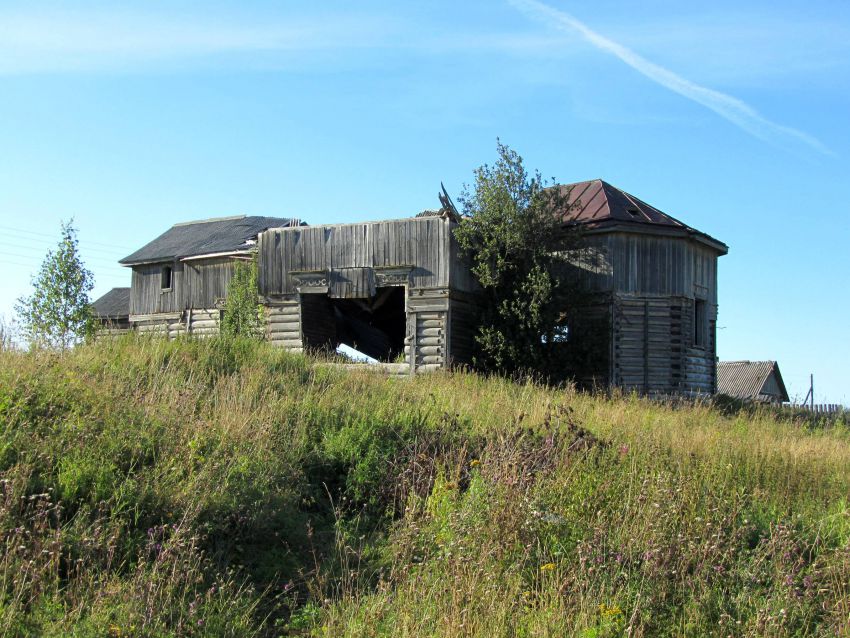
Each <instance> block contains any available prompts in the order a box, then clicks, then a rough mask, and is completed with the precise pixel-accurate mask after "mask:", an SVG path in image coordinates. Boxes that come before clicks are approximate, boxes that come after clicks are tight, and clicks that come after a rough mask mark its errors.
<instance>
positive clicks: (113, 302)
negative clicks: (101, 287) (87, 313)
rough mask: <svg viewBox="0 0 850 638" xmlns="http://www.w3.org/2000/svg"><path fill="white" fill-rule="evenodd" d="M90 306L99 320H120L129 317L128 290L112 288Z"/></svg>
mask: <svg viewBox="0 0 850 638" xmlns="http://www.w3.org/2000/svg"><path fill="white" fill-rule="evenodd" d="M92 306H93V307H94V314H95V315H97V317H98V318H100V319H121V318H122V317H129V316H130V289H129V288H113V289H112V290H110V291H109V292H108V293H106V294H105V295H103V296H102V297H100V298H98V299H97V301H95V302H94V303H93V304H92Z"/></svg>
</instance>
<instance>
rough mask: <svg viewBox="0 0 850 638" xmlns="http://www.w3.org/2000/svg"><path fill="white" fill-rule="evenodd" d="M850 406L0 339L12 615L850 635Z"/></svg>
mask: <svg viewBox="0 0 850 638" xmlns="http://www.w3.org/2000/svg"><path fill="white" fill-rule="evenodd" d="M848 499H850V432H848V429H847V428H846V427H844V426H842V427H833V428H830V429H817V430H814V429H807V428H805V427H803V426H802V425H800V424H795V423H793V422H789V421H782V420H778V419H777V418H776V417H774V416H772V415H771V414H770V413H769V412H767V411H765V412H759V411H756V412H747V413H744V412H741V413H737V414H732V415H724V414H722V413H721V412H720V411H718V410H717V409H714V408H711V407H709V406H673V405H659V404H654V403H651V402H647V401H644V400H641V399H638V398H635V397H613V398H608V397H604V396H589V395H585V394H578V393H576V392H574V391H572V390H570V389H565V390H552V389H547V388H545V387H541V386H539V385H536V384H534V383H531V382H526V383H514V382H510V381H506V380H502V379H483V378H481V377H478V376H475V375H471V374H463V373H457V374H434V375H428V376H422V377H420V378H417V379H415V380H390V379H385V378H382V377H380V376H377V375H374V374H370V373H368V372H345V371H340V370H336V369H332V368H329V367H327V366H322V365H316V363H315V362H314V361H311V360H309V359H307V358H303V357H298V356H293V355H289V354H286V353H283V352H279V351H275V350H274V349H272V348H270V347H268V346H267V345H265V344H256V343H250V342H239V341H219V340H214V341H206V342H183V343H180V342H170V343H169V342H164V341H146V340H139V341H135V340H133V339H126V340H122V341H117V342H114V343H108V342H103V343H99V344H96V345H94V346H86V347H82V348H78V349H76V350H75V351H73V352H71V353H68V354H66V355H57V354H46V353H42V354H37V355H29V354H21V353H14V352H3V353H0V538H2V557H0V635H3V636H17V635H33V636H252V635H256V636H278V635H317V636H432V635H434V636H467V635H469V636H583V637H586V638H591V637H596V638H601V637H606V636H626V635H628V636H728V635H732V636H804V635H812V636H835V635H850V582H848V581H850V502H848Z"/></svg>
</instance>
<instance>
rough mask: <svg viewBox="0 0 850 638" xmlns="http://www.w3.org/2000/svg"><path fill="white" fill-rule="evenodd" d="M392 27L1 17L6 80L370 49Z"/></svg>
mask: <svg viewBox="0 0 850 638" xmlns="http://www.w3.org/2000/svg"><path fill="white" fill-rule="evenodd" d="M390 30H391V27H390V25H389V24H388V23H387V21H386V20H382V19H376V18H374V17H371V18H370V17H354V16H344V15H341V16H336V17H335V18H334V19H329V18H328V17H326V16H323V17H321V18H319V17H316V18H303V17H302V18H297V19H292V20H287V21H284V20H280V19H278V20H275V21H269V22H267V23H256V22H254V23H245V22H241V23H240V22H237V21H228V20H226V19H221V18H219V19H216V18H214V17H207V18H201V19H198V17H197V16H194V17H189V16H176V15H163V14H149V13H139V12H105V13H104V12H100V13H79V14H72V13H63V12H58V13H57V12H51V13H5V12H0V73H4V74H19V73H37V72H54V71H60V72H61V71H89V70H99V69H107V70H108V69H115V68H126V67H128V66H129V67H134V66H139V65H144V64H147V63H153V62H157V61H161V60H164V59H167V60H175V59H177V60H180V59H186V60H197V59H199V58H204V57H211V56H218V55H230V56H233V55H240V54H252V55H257V56H262V55H264V54H282V53H283V54H285V53H289V54H296V53H315V52H318V51H326V50H345V49H355V48H370V47H372V46H374V44H375V43H376V42H378V41H381V40H382V39H384V38H385V36H386V34H387V33H388V32H389V31H390Z"/></svg>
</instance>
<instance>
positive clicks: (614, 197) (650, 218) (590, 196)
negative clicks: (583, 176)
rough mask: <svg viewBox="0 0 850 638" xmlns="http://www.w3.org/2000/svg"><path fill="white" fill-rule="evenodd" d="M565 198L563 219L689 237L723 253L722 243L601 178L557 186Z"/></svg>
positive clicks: (598, 225) (568, 221)
mask: <svg viewBox="0 0 850 638" xmlns="http://www.w3.org/2000/svg"><path fill="white" fill-rule="evenodd" d="M560 188H561V189H562V192H566V194H567V200H566V206H565V209H566V210H565V212H564V213H563V219H564V221H565V222H567V223H577V224H581V225H583V226H585V227H587V228H589V229H594V230H596V229H600V230H601V229H613V228H614V227H617V228H621V229H626V230H628V229H632V230H636V231H643V232H657V233H661V234H673V235H683V236H688V237H693V238H695V239H697V240H698V241H701V242H703V243H705V244H708V245H709V246H711V247H713V248H715V249H716V250H717V251H718V252H720V254H722V255H725V254H726V253H727V252H728V251H729V248H728V246H726V244H724V243H723V242H721V241H719V240H717V239H714V238H713V237H711V236H710V235H707V234H706V233H703V232H701V231H698V230H697V229H695V228H692V227H690V226H688V225H687V224H685V223H683V222H680V221H679V220H678V219H676V218H675V217H671V216H670V215H668V214H667V213H664V212H662V211H660V210H658V209H657V208H655V206H652V205H650V204H647V203H646V202H645V201H643V200H641V199H638V198H637V197H635V196H634V195H630V194H629V193H627V192H625V191H623V190H620V189H619V188H617V187H616V186H612V185H611V184H609V183H608V182H606V181H604V180H601V179H592V180H589V181H586V182H576V183H575V184H565V185H563V186H560Z"/></svg>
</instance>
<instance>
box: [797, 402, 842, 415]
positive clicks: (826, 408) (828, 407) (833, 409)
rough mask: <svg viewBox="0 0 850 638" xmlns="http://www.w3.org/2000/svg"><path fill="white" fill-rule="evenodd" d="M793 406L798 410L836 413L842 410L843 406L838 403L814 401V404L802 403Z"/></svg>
mask: <svg viewBox="0 0 850 638" xmlns="http://www.w3.org/2000/svg"><path fill="white" fill-rule="evenodd" d="M793 407H794V408H796V409H798V410H805V411H807V412H814V413H815V414H838V413H840V412H843V411H844V406H842V405H841V404H839V403H815V404H814V405H811V404H809V403H804V404H801V405H795V406H793Z"/></svg>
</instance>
